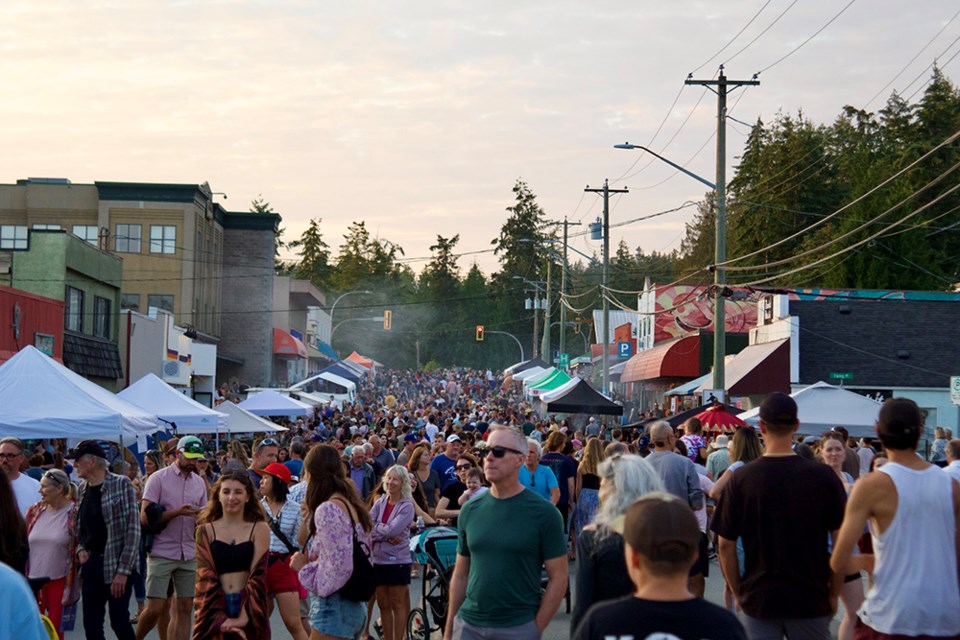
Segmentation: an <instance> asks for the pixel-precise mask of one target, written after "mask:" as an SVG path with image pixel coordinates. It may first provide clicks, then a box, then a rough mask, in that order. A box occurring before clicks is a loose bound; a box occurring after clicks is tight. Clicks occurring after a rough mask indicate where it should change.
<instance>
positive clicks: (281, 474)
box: [263, 462, 293, 484]
mask: <svg viewBox="0 0 960 640" xmlns="http://www.w3.org/2000/svg"><path fill="white" fill-rule="evenodd" d="M263 472H264V473H269V474H270V475H272V476H273V477H274V478H278V479H280V480H283V483H284V484H290V480H292V479H293V474H291V473H290V469H287V467H286V466H285V465H283V464H281V463H279V462H271V463H270V464H268V465H267V466H266V467H264V468H263Z"/></svg>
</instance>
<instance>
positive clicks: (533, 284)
mask: <svg viewBox="0 0 960 640" xmlns="http://www.w3.org/2000/svg"><path fill="white" fill-rule="evenodd" d="M513 279H514V280H522V281H523V282H524V283H525V284H528V285H530V286H531V287H533V289H534V293H533V304H530V299H529V298H528V299H527V304H526V305H525V307H526V308H527V309H531V308H532V309H533V357H534V358H536V357H537V339H538V336H537V311H539V310H540V309H541V308H542V309H546V316H547V317H546V326H547V329H549V326H550V298H549V294H548V293H547V291H549V289H547V290H546V291H545V290H544V289H543V288H542V287H541V286H540V285H546V286H547V287H549V286H550V285H549V283H545V282H543V281H542V280H537V281H533V280H527V279H526V278H524V277H523V276H513ZM540 292H543V294H544V299H543V306H542V307H541V306H540V303H539V297H538V295H537V294H538V293H540ZM547 345H548V346H549V342H548V343H547ZM547 357H549V354H548V355H547Z"/></svg>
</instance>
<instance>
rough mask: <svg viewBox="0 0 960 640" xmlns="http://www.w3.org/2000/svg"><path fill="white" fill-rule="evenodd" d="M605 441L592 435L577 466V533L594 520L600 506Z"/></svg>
mask: <svg viewBox="0 0 960 640" xmlns="http://www.w3.org/2000/svg"><path fill="white" fill-rule="evenodd" d="M603 457H604V456H603V443H602V442H600V438H597V437H596V436H592V437H590V438H588V439H587V444H586V446H585V447H584V448H583V457H582V458H581V459H580V465H579V466H578V467H577V481H576V487H575V492H576V494H577V509H576V519H575V521H574V522H575V523H576V535H577V536H578V537H579V535H580V532H582V531H583V528H584V527H586V526H587V525H588V524H590V523H591V522H593V518H594V516H596V514H597V509H598V508H599V507H600V475H599V474H600V472H599V467H600V463H601V462H603Z"/></svg>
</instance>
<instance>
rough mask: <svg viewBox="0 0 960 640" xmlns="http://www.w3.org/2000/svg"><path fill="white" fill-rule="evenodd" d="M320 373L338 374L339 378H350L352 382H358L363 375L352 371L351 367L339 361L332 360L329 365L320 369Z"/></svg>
mask: <svg viewBox="0 0 960 640" xmlns="http://www.w3.org/2000/svg"><path fill="white" fill-rule="evenodd" d="M320 372H321V373H332V374H334V375H338V376H340V377H341V378H346V379H347V380H352V381H353V382H357V383H359V382H360V381H361V380H363V376H362V375H360V374H359V373H357V372H356V371H354V370H353V369H352V368H350V367H347V366H345V365H343V364H341V363H339V362H334V363H333V364H331V365H330V366H329V367H327V368H325V369H321V370H320Z"/></svg>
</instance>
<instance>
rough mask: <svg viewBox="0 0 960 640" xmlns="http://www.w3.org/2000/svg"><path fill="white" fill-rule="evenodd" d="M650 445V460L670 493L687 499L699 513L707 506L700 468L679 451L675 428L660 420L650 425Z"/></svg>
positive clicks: (647, 459)
mask: <svg viewBox="0 0 960 640" xmlns="http://www.w3.org/2000/svg"><path fill="white" fill-rule="evenodd" d="M650 442H651V443H652V444H653V453H651V454H650V455H649V456H647V458H646V461H647V462H649V463H650V464H651V465H652V466H653V468H654V469H656V470H657V473H658V474H660V478H661V479H662V480H663V484H664V486H665V487H666V489H667V491H669V492H670V493H672V494H673V495H675V496H677V497H678V498H680V499H681V500H686V502H687V504H689V505H690V508H691V509H693V510H695V511H696V510H697V509H700V508H701V507H703V490H702V489H701V488H700V478H699V477H698V476H697V468H696V467H695V466H694V465H693V462H691V461H690V459H689V458H687V457H685V456H682V455H680V454H678V453H677V452H676V444H677V434H676V432H674V430H673V427H671V426H670V424H669V423H668V422H666V421H664V420H657V421H656V422H654V423H653V424H651V425H650Z"/></svg>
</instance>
